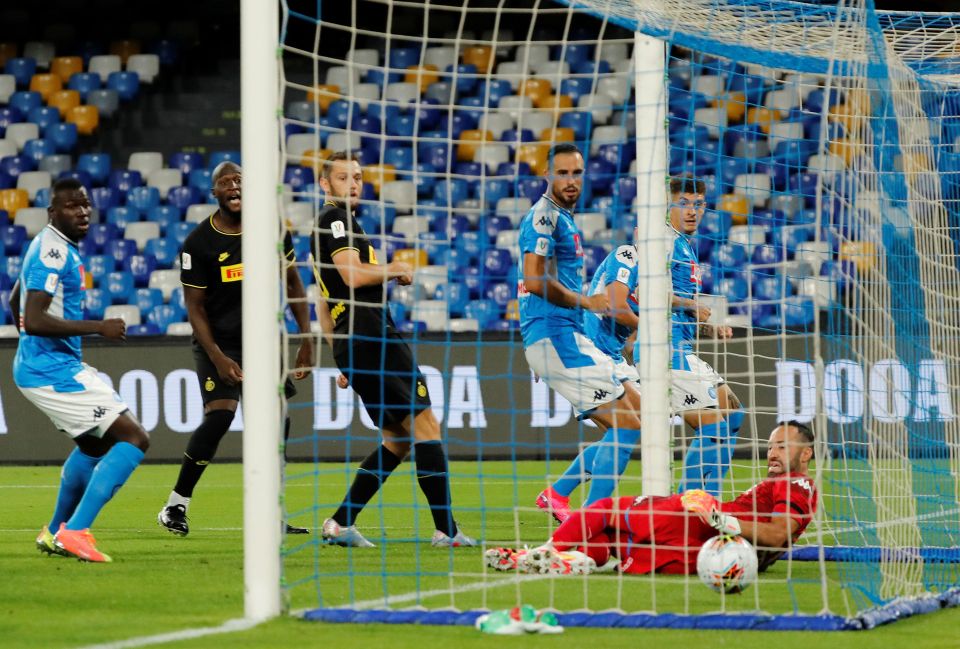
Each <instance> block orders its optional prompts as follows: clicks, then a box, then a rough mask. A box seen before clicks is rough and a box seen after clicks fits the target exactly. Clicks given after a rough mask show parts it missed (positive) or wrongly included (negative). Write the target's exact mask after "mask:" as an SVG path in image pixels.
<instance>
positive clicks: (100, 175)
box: [76, 153, 110, 185]
mask: <svg viewBox="0 0 960 649" xmlns="http://www.w3.org/2000/svg"><path fill="white" fill-rule="evenodd" d="M76 169H77V170H78V171H86V172H87V173H88V174H90V179H91V180H92V181H93V183H94V184H95V185H103V184H104V183H106V182H107V179H109V177H110V154H109V153H82V154H80V156H79V157H78V158H77V164H76Z"/></svg>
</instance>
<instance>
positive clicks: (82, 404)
mask: <svg viewBox="0 0 960 649" xmlns="http://www.w3.org/2000/svg"><path fill="white" fill-rule="evenodd" d="M73 379H74V380H75V381H76V382H77V383H79V384H80V385H82V386H83V388H84V389H83V390H81V391H79V392H57V391H56V390H54V389H53V387H52V386H49V385H47V386H43V387H39V388H20V392H22V393H23V396H25V397H26V398H27V399H28V400H29V401H30V402H31V403H33V405H35V406H36V407H38V408H40V410H41V412H43V414H45V415H46V416H47V417H49V418H50V421H52V422H53V425H54V426H56V427H57V429H58V430H62V431H63V432H65V433H66V434H67V435H69V436H70V437H71V438H74V437H79V436H80V435H83V434H84V433H91V434H92V435H95V436H97V437H103V434H104V433H105V432H107V429H109V428H110V426H112V425H113V422H115V421H116V420H117V417H119V416H120V415H122V414H123V413H124V412H126V411H127V410H129V408H127V404H125V403H124V402H123V400H122V399H121V398H120V395H119V394H117V393H116V392H115V391H114V390H113V389H112V388H111V387H110V386H109V385H107V384H106V383H105V382H104V381H103V379H101V378H100V376H99V375H98V374H97V370H95V369H94V368H92V367H90V366H89V365H87V364H84V366H83V369H82V370H80V371H79V372H77V373H76V374H75V375H74V376H73ZM18 387H19V386H18Z"/></svg>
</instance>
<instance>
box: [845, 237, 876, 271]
mask: <svg viewBox="0 0 960 649" xmlns="http://www.w3.org/2000/svg"><path fill="white" fill-rule="evenodd" d="M840 259H841V261H852V262H853V265H854V266H856V267H857V272H860V273H863V272H866V271H868V270H871V269H873V268H874V267H875V266H876V264H877V247H876V245H875V244H873V243H871V242H869V241H844V242H843V243H842V244H840Z"/></svg>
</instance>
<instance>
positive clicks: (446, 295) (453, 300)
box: [434, 282, 470, 318]
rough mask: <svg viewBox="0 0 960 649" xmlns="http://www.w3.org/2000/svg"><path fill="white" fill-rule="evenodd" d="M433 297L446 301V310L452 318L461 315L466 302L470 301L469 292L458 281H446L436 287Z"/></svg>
mask: <svg viewBox="0 0 960 649" xmlns="http://www.w3.org/2000/svg"><path fill="white" fill-rule="evenodd" d="M434 297H435V299H437V300H441V301H443V302H446V304H447V310H448V311H449V313H450V315H451V316H452V317H454V318H459V317H461V316H462V315H463V312H464V310H465V309H466V306H467V303H468V302H469V301H470V292H469V290H468V289H467V287H466V286H464V285H463V284H461V283H459V282H448V283H444V284H440V285H439V286H438V287H437V290H436V294H435V296H434Z"/></svg>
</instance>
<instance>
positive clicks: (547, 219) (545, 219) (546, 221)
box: [537, 214, 553, 228]
mask: <svg viewBox="0 0 960 649" xmlns="http://www.w3.org/2000/svg"><path fill="white" fill-rule="evenodd" d="M537 225H541V226H543V227H547V228H552V227H553V221H551V220H550V217H549V216H547V215H546V214H544V215H543V216H541V217H540V219H539V220H538V221H537Z"/></svg>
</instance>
